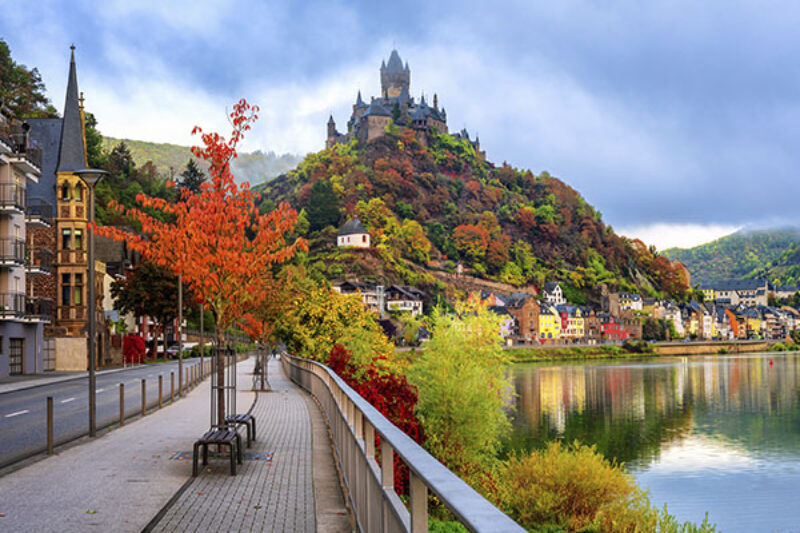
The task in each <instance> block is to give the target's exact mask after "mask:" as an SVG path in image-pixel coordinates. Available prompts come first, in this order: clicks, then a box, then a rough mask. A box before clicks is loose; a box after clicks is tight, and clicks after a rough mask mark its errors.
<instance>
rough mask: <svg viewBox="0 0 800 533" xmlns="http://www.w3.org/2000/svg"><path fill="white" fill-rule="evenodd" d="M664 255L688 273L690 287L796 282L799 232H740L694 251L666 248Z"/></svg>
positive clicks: (799, 277)
mask: <svg viewBox="0 0 800 533" xmlns="http://www.w3.org/2000/svg"><path fill="white" fill-rule="evenodd" d="M664 255H666V256H667V257H669V258H670V259H673V260H677V261H680V262H681V263H683V264H684V265H685V266H686V268H688V269H689V273H690V274H691V275H692V284H696V283H708V282H712V281H719V280H724V279H737V278H760V279H767V280H768V281H770V282H772V283H775V284H778V285H793V284H795V283H798V282H800V228H781V229H771V230H761V231H740V232H736V233H734V234H732V235H727V236H725V237H722V238H720V239H717V240H715V241H712V242H709V243H706V244H701V245H700V246H695V247H694V248H670V249H669V250H665V251H664Z"/></svg>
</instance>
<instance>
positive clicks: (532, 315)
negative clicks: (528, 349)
mask: <svg viewBox="0 0 800 533" xmlns="http://www.w3.org/2000/svg"><path fill="white" fill-rule="evenodd" d="M505 308H506V309H507V310H508V313H509V314H510V315H511V316H512V317H513V318H514V331H513V338H514V340H516V341H517V342H519V343H532V342H538V340H539V302H538V301H537V300H536V298H535V297H534V296H533V295H532V294H529V293H527V292H515V293H513V294H511V295H510V296H509V297H508V298H507V300H506V307H505Z"/></svg>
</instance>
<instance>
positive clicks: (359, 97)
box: [356, 89, 364, 106]
mask: <svg viewBox="0 0 800 533" xmlns="http://www.w3.org/2000/svg"><path fill="white" fill-rule="evenodd" d="M356 105H358V106H360V105H364V100H362V99H361V90H360V89H359V91H358V98H356Z"/></svg>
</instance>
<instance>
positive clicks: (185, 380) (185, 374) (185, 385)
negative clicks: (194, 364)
mask: <svg viewBox="0 0 800 533" xmlns="http://www.w3.org/2000/svg"><path fill="white" fill-rule="evenodd" d="M188 387H189V369H188V368H187V369H186V370H184V371H183V390H182V391H181V396H183V395H184V394H186V389H187V388H188Z"/></svg>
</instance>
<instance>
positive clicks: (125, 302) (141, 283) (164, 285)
mask: <svg viewBox="0 0 800 533" xmlns="http://www.w3.org/2000/svg"><path fill="white" fill-rule="evenodd" d="M111 297H112V298H114V308H115V309H117V310H118V311H120V312H121V313H132V314H133V315H134V316H136V317H142V316H149V317H150V318H152V319H153V320H154V321H155V322H156V323H157V324H158V329H159V333H160V336H162V337H163V336H164V334H165V328H166V326H167V325H168V324H169V323H170V322H172V321H173V320H175V318H177V316H178V278H177V277H176V276H175V275H173V274H172V273H171V272H169V271H168V270H166V269H164V268H162V267H159V266H156V265H155V264H153V263H150V262H144V263H141V264H140V265H139V266H137V267H136V268H135V269H134V270H133V272H131V273H130V274H129V275H128V277H126V278H125V279H121V280H117V281H114V282H113V283H112V284H111ZM190 300H191V298H189V297H188V295H186V294H184V298H183V301H184V303H185V304H186V303H188V302H189V301H190ZM185 310H186V311H188V308H186V309H185ZM157 337H158V335H156V336H154V337H153V347H152V350H153V352H152V353H153V356H155V342H156V338H157ZM165 340H166V339H165Z"/></svg>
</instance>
